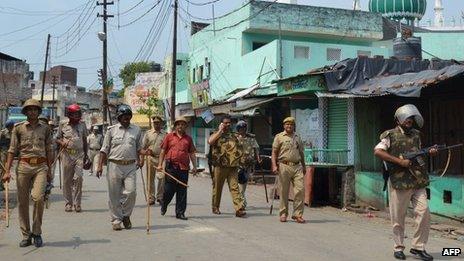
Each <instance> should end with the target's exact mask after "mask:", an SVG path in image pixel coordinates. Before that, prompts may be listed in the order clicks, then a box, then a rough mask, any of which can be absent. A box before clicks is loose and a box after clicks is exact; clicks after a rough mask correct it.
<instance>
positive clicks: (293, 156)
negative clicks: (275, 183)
mask: <svg viewBox="0 0 464 261" xmlns="http://www.w3.org/2000/svg"><path fill="white" fill-rule="evenodd" d="M283 123H284V131H283V132H281V133H279V134H277V135H276V136H275V138H274V143H273V144H272V171H273V172H274V173H278V175H279V180H280V185H281V186H280V221H281V222H287V216H288V191H289V189H290V183H291V184H292V185H293V194H294V199H293V215H292V219H293V220H295V221H296V222H297V223H305V222H306V221H305V220H304V219H303V210H304V175H305V174H306V165H305V160H304V147H303V142H302V141H301V138H300V137H299V136H298V134H296V133H295V119H294V118H293V117H287V118H285V119H284V122H283Z"/></svg>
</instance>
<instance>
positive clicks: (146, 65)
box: [119, 62, 155, 88]
mask: <svg viewBox="0 0 464 261" xmlns="http://www.w3.org/2000/svg"><path fill="white" fill-rule="evenodd" d="M154 67H155V63H154V62H135V63H126V65H124V68H122V69H121V70H120V71H119V78H121V79H122V82H123V84H124V88H126V87H128V86H131V85H133V84H134V81H135V74H136V73H144V72H151V71H153V68H154Z"/></svg>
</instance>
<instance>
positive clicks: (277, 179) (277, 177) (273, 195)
mask: <svg viewBox="0 0 464 261" xmlns="http://www.w3.org/2000/svg"><path fill="white" fill-rule="evenodd" d="M278 181H279V176H278V175H276V178H275V182H274V188H273V190H272V199H271V207H270V209H269V215H272V209H273V208H274V199H275V193H276V189H277V188H276V187H277V183H278ZM281 196H282V195H281Z"/></svg>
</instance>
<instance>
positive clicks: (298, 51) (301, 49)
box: [293, 45, 309, 59]
mask: <svg viewBox="0 0 464 261" xmlns="http://www.w3.org/2000/svg"><path fill="white" fill-rule="evenodd" d="M293 57H294V58H295V59H309V47H308V46H297V45H295V47H294V48H293Z"/></svg>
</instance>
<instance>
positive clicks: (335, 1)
mask: <svg viewBox="0 0 464 261" xmlns="http://www.w3.org/2000/svg"><path fill="white" fill-rule="evenodd" d="M158 1H160V0H144V1H141V0H119V1H118V0H114V2H115V5H113V6H110V7H109V9H108V11H109V13H111V14H115V15H116V16H115V18H111V19H110V21H109V24H108V25H109V41H108V46H109V50H108V53H109V66H110V67H109V68H110V73H111V74H112V75H114V76H116V75H117V74H118V72H119V69H120V68H121V66H122V65H123V64H124V63H126V62H130V61H133V60H134V59H135V57H136V56H137V54H138V53H139V50H140V48H141V46H142V44H143V42H144V41H145V39H146V35H147V34H148V32H149V30H150V28H151V24H152V23H153V20H154V18H155V16H156V15H157V13H158V11H159V10H160V9H161V7H162V3H163V2H161V4H159V5H157V6H156V7H154V8H153V9H152V10H151V11H150V12H149V13H148V14H147V15H145V16H143V17H142V18H141V19H140V20H138V21H136V22H134V23H133V24H130V25H127V26H124V25H126V24H128V23H130V22H131V21H134V20H135V19H137V18H138V17H141V16H142V15H143V14H144V13H145V12H147V11H148V10H149V9H150V7H152V6H154V3H156V2H158ZM162 1H168V0H162ZM179 1H180V5H181V6H182V7H183V9H184V10H188V12H189V13H190V14H191V15H192V16H198V17H204V18H210V17H212V8H211V6H210V5H207V6H200V7H196V6H192V5H191V4H188V2H187V0H179ZM188 1H190V2H195V3H202V2H209V1H210V0H188ZM242 2H243V1H240V0H222V1H218V2H217V3H216V4H215V13H216V16H218V15H221V14H225V13H227V12H229V11H230V10H232V9H235V8H236V7H238V6H239V5H240V4H241V3H242ZM368 2H369V1H368V0H361V6H362V9H363V10H367V8H368V6H367V5H368ZM443 2H444V7H445V19H446V20H447V22H450V20H451V19H452V17H455V19H456V21H457V24H460V23H464V22H463V21H462V19H461V12H462V11H464V1H462V0H443ZM118 3H119V4H118ZM137 3H139V5H137V6H136V7H135V8H133V9H131V7H133V6H134V5H136V4H137ZM298 3H299V4H305V5H317V6H328V7H337V8H346V9H351V8H352V7H351V6H352V0H299V1H298ZM86 4H87V5H86ZM433 4H434V1H432V0H428V6H427V13H426V16H425V17H424V18H423V20H422V23H423V24H426V23H427V20H428V19H432V20H433ZM94 6H95V0H73V1H71V0H66V1H65V0H25V1H18V0H2V1H1V3H0V24H2V26H1V29H0V52H4V53H7V54H10V55H12V56H15V57H18V58H20V59H25V60H27V61H28V63H30V66H31V70H33V71H34V72H35V73H36V79H37V77H38V73H39V71H40V70H43V62H44V57H45V42H46V35H47V33H50V34H51V35H52V41H51V42H52V45H51V64H52V65H58V64H64V65H68V66H73V67H76V68H78V85H80V86H83V87H87V88H89V87H90V88H92V89H95V88H99V86H98V83H97V70H98V69H99V68H101V64H102V59H101V50H102V45H101V42H100V41H99V40H98V38H97V36H96V34H97V32H99V31H101V30H102V21H101V19H100V18H98V19H96V18H95V17H96V13H97V12H100V13H101V7H95V8H94ZM86 7H88V8H86ZM118 9H119V14H120V15H119V16H118V15H117V14H118ZM82 11H85V12H82ZM183 12H184V11H181V15H182V16H183V20H180V22H179V23H180V29H179V34H178V36H179V38H180V43H179V46H178V48H179V51H187V50H188V41H187V38H188V35H189V30H190V28H188V27H186V25H185V22H184V21H188V20H189V18H188V16H187V15H186V14H185V13H183ZM160 13H163V12H160ZM79 16H80V19H79V20H78V19H77V18H78V17H79ZM166 21H167V22H166V26H164V29H163V30H160V31H161V33H160V37H159V40H158V41H157V44H156V46H152V48H148V49H149V50H152V51H151V52H149V51H145V50H146V49H144V51H142V52H141V53H142V54H145V55H143V56H144V58H146V57H148V55H149V54H150V53H151V56H149V59H150V60H154V61H156V62H160V63H162V60H163V59H164V57H165V55H166V54H169V53H171V46H170V45H171V41H170V39H171V38H172V29H171V28H172V16H170V17H169V20H166ZM92 22H93V23H92ZM79 25H80V26H79ZM118 25H119V27H118ZM155 30H156V29H155ZM71 47H72V48H71ZM116 78H117V77H116ZM115 83H116V86H117V87H120V85H121V83H120V81H119V79H116V80H115Z"/></svg>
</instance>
